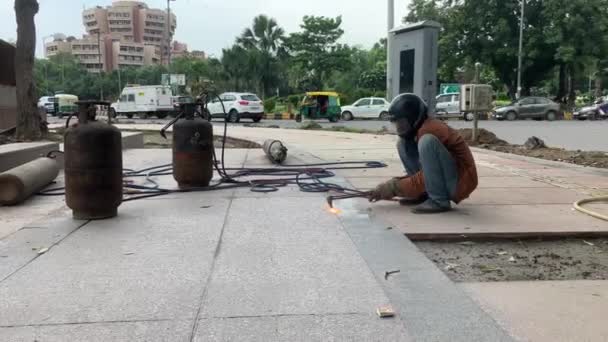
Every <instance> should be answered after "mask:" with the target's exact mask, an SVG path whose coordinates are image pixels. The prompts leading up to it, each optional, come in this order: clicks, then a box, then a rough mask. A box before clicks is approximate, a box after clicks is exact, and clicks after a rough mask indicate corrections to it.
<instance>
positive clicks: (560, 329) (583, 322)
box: [462, 281, 608, 342]
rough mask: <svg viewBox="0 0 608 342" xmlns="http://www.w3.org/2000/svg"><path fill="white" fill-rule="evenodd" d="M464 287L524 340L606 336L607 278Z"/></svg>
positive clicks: (601, 339) (475, 284)
mask: <svg viewBox="0 0 608 342" xmlns="http://www.w3.org/2000/svg"><path fill="white" fill-rule="evenodd" d="M462 287H463V288H464V289H465V291H467V293H469V294H470V295H471V297H472V298H474V299H475V300H476V301H477V302H478V303H479V304H480V305H481V306H482V307H483V308H484V310H486V311H487V312H488V313H489V314H490V315H492V316H493V317H494V318H495V319H496V320H497V321H498V322H500V323H501V324H502V325H503V327H504V328H505V329H506V330H508V331H509V332H510V333H511V334H512V335H513V336H514V337H516V338H518V339H519V340H521V341H535V342H537V341H538V342H543V341H547V342H553V341H607V340H608V326H607V325H606V315H608V281H535V282H507V283H504V282H500V283H470V284H462Z"/></svg>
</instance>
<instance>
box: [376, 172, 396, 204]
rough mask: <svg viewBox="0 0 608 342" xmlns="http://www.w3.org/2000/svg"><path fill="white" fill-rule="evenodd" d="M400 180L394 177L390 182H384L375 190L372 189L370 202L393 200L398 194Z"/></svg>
mask: <svg viewBox="0 0 608 342" xmlns="http://www.w3.org/2000/svg"><path fill="white" fill-rule="evenodd" d="M398 182H399V179H398V178H393V179H391V180H389V181H388V182H385V183H382V184H380V185H378V186H377V187H376V188H375V189H374V190H372V192H371V194H370V196H369V201H370V202H378V201H381V200H391V199H393V198H394V197H395V196H397V191H398V189H397V183H398Z"/></svg>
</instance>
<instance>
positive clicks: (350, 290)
mask: <svg viewBox="0 0 608 342" xmlns="http://www.w3.org/2000/svg"><path fill="white" fill-rule="evenodd" d="M324 205H325V204H324V200H323V199H321V198H319V199H312V198H306V199H302V198H268V199H260V198H256V199H236V200H234V202H233V204H232V206H231V209H230V214H229V216H228V221H227V223H226V228H225V231H224V236H223V239H222V249H221V252H220V254H219V256H218V259H217V262H216V265H215V268H214V272H213V275H212V278H211V282H210V285H209V290H208V294H207V296H206V297H205V299H204V302H203V305H202V312H201V313H202V315H203V316H204V317H218V316H219V317H232V316H255V315H259V314H260V313H264V314H267V315H294V314H302V315H306V314H319V315H323V314H329V313H331V314H340V313H364V314H370V313H374V312H375V310H376V307H377V306H379V305H383V304H385V303H387V301H388V299H387V298H386V296H385V295H384V293H383V291H382V289H381V288H380V287H379V285H378V284H377V282H376V281H375V279H374V277H373V275H372V274H371V273H370V272H369V270H368V269H367V268H366V265H365V262H364V261H363V259H361V257H360V256H358V254H357V252H356V250H355V248H354V246H353V245H352V243H351V241H350V239H349V238H348V236H347V235H346V234H345V232H344V231H343V230H342V228H341V226H340V224H339V222H338V220H337V218H336V217H335V216H333V215H331V214H330V213H329V212H327V211H325V210H319V208H323V207H324ZM252 218H255V219H252Z"/></svg>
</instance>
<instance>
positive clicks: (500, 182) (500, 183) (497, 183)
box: [348, 176, 554, 190]
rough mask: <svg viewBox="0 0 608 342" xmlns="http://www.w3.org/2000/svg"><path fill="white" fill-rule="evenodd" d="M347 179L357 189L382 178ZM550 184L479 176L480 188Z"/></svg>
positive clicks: (513, 187)
mask: <svg viewBox="0 0 608 342" xmlns="http://www.w3.org/2000/svg"><path fill="white" fill-rule="evenodd" d="M348 181H349V182H350V183H351V184H352V185H353V186H354V187H356V188H357V189H360V190H369V189H373V188H375V187H376V186H377V185H378V184H380V182H382V181H383V179H380V178H373V177H348ZM552 187H554V186H553V185H551V184H547V183H543V182H538V181H534V180H532V179H529V178H523V177H513V176H511V177H504V176H491V177H479V188H480V189H517V188H552Z"/></svg>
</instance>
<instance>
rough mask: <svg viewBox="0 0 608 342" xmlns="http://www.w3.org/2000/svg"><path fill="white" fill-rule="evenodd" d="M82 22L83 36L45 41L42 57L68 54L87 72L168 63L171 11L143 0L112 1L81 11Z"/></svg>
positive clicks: (172, 24)
mask: <svg viewBox="0 0 608 342" xmlns="http://www.w3.org/2000/svg"><path fill="white" fill-rule="evenodd" d="M82 21H83V24H84V27H85V31H86V34H85V35H84V36H83V37H82V38H80V39H77V38H75V37H67V38H65V37H64V36H63V35H56V37H55V39H53V41H50V42H45V46H44V48H45V56H47V57H50V56H53V55H57V54H59V53H71V54H72V55H74V56H75V57H76V58H78V60H79V61H80V63H81V64H82V65H83V66H84V67H85V68H86V69H87V70H88V71H90V72H100V71H105V72H108V71H111V70H116V69H118V68H121V67H138V66H144V65H153V64H160V63H162V64H167V63H169V56H170V54H169V49H170V48H171V41H172V39H173V35H174V34H175V29H176V27H177V18H176V16H175V15H174V14H173V13H171V17H170V18H169V16H168V15H167V12H166V11H164V10H161V9H155V8H149V7H148V5H146V3H145V2H142V1H114V2H112V5H111V6H107V7H101V6H97V7H93V8H88V9H85V10H83V12H82ZM169 23H170V25H168V24H169ZM168 26H170V27H168Z"/></svg>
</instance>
